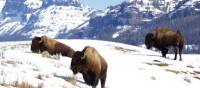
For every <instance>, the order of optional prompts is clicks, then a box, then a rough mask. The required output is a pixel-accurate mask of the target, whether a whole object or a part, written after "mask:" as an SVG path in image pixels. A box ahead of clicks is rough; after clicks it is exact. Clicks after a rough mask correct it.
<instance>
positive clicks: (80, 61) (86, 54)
mask: <svg viewBox="0 0 200 88" xmlns="http://www.w3.org/2000/svg"><path fill="white" fill-rule="evenodd" d="M107 67H108V66H107V63H106V61H105V59H104V58H103V57H102V56H101V55H100V54H99V53H98V51H97V50H96V49H95V48H93V47H90V46H86V47H85V48H84V49H83V50H82V51H76V52H75V53H74V55H73V56H72V61H71V67H70V69H71V70H72V71H73V74H77V73H78V72H80V73H82V75H83V79H84V81H85V83H86V84H87V85H90V86H92V87H93V88H95V87H96V86H97V85H98V82H99V80H101V88H105V82H106V75H107Z"/></svg>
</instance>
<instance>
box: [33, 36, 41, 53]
mask: <svg viewBox="0 0 200 88" xmlns="http://www.w3.org/2000/svg"><path fill="white" fill-rule="evenodd" d="M42 50H43V39H42V37H34V38H33V39H32V43H31V51H32V52H39V51H42Z"/></svg>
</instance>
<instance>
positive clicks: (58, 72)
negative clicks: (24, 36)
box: [0, 40, 200, 88]
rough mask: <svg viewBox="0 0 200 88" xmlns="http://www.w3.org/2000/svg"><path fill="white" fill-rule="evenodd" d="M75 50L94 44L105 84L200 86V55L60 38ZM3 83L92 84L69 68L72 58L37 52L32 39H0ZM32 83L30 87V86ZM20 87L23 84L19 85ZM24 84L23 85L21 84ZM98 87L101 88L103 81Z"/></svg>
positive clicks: (39, 87) (123, 87)
mask: <svg viewBox="0 0 200 88" xmlns="http://www.w3.org/2000/svg"><path fill="white" fill-rule="evenodd" d="M58 41H60V42H62V43H65V44H68V45H69V46H70V47H72V48H73V49H74V50H82V49H83V48H84V47H85V46H88V45H89V46H92V47H95V48H96V49H97V50H98V51H99V53H100V54H101V55H102V56H103V57H104V58H105V60H106V61H107V63H108V71H107V80H106V88H174V87H177V88H199V86H200V84H199V83H200V64H199V62H200V59H199V58H200V55H195V54H183V56H182V58H183V61H178V60H177V61H175V60H170V59H172V58H173V57H174V55H167V57H168V58H167V59H166V58H162V57H161V54H160V53H158V52H153V51H150V50H147V49H144V48H140V47H136V46H132V45H126V44H121V43H115V42H106V41H97V40H58ZM0 62H1V64H0V72H1V74H0V87H1V88H18V87H19V86H28V88H91V87H89V86H87V85H86V84H85V82H84V81H83V77H82V75H81V74H77V75H76V76H75V80H76V82H73V81H70V79H71V78H72V76H73V73H72V71H71V70H70V63H71V58H68V57H62V56H60V57H59V56H57V55H56V56H49V55H48V54H45V53H42V54H35V53H32V52H31V51H30V41H18V42H1V43H0ZM29 86H30V87H29ZM20 88H21V87H20ZM22 88H24V87H22ZM97 88H100V83H99V84H98V86H97Z"/></svg>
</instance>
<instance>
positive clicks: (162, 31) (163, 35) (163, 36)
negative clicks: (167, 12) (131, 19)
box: [145, 28, 184, 61]
mask: <svg viewBox="0 0 200 88" xmlns="http://www.w3.org/2000/svg"><path fill="white" fill-rule="evenodd" d="M145 45H146V47H147V49H150V48H151V47H155V48H157V49H159V50H161V52H162V56H163V57H166V54H167V53H168V50H169V48H170V47H173V48H174V53H175V57H174V60H176V59H177V52H179V56H180V61H182V58H181V53H182V49H183V46H184V38H183V35H182V34H181V32H180V31H179V30H178V31H176V32H175V31H172V30H171V29H169V28H157V29H156V30H155V31H154V32H153V33H148V34H147V35H146V37H145Z"/></svg>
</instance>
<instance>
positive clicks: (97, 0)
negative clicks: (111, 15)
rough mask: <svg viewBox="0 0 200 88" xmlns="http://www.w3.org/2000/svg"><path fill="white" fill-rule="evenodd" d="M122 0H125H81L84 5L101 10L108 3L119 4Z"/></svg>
mask: <svg viewBox="0 0 200 88" xmlns="http://www.w3.org/2000/svg"><path fill="white" fill-rule="evenodd" d="M123 1H125V0H82V2H83V3H84V4H85V5H88V6H90V7H92V8H96V9H99V10H103V9H105V8H106V7H108V6H110V5H117V4H120V3H121V2H123Z"/></svg>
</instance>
